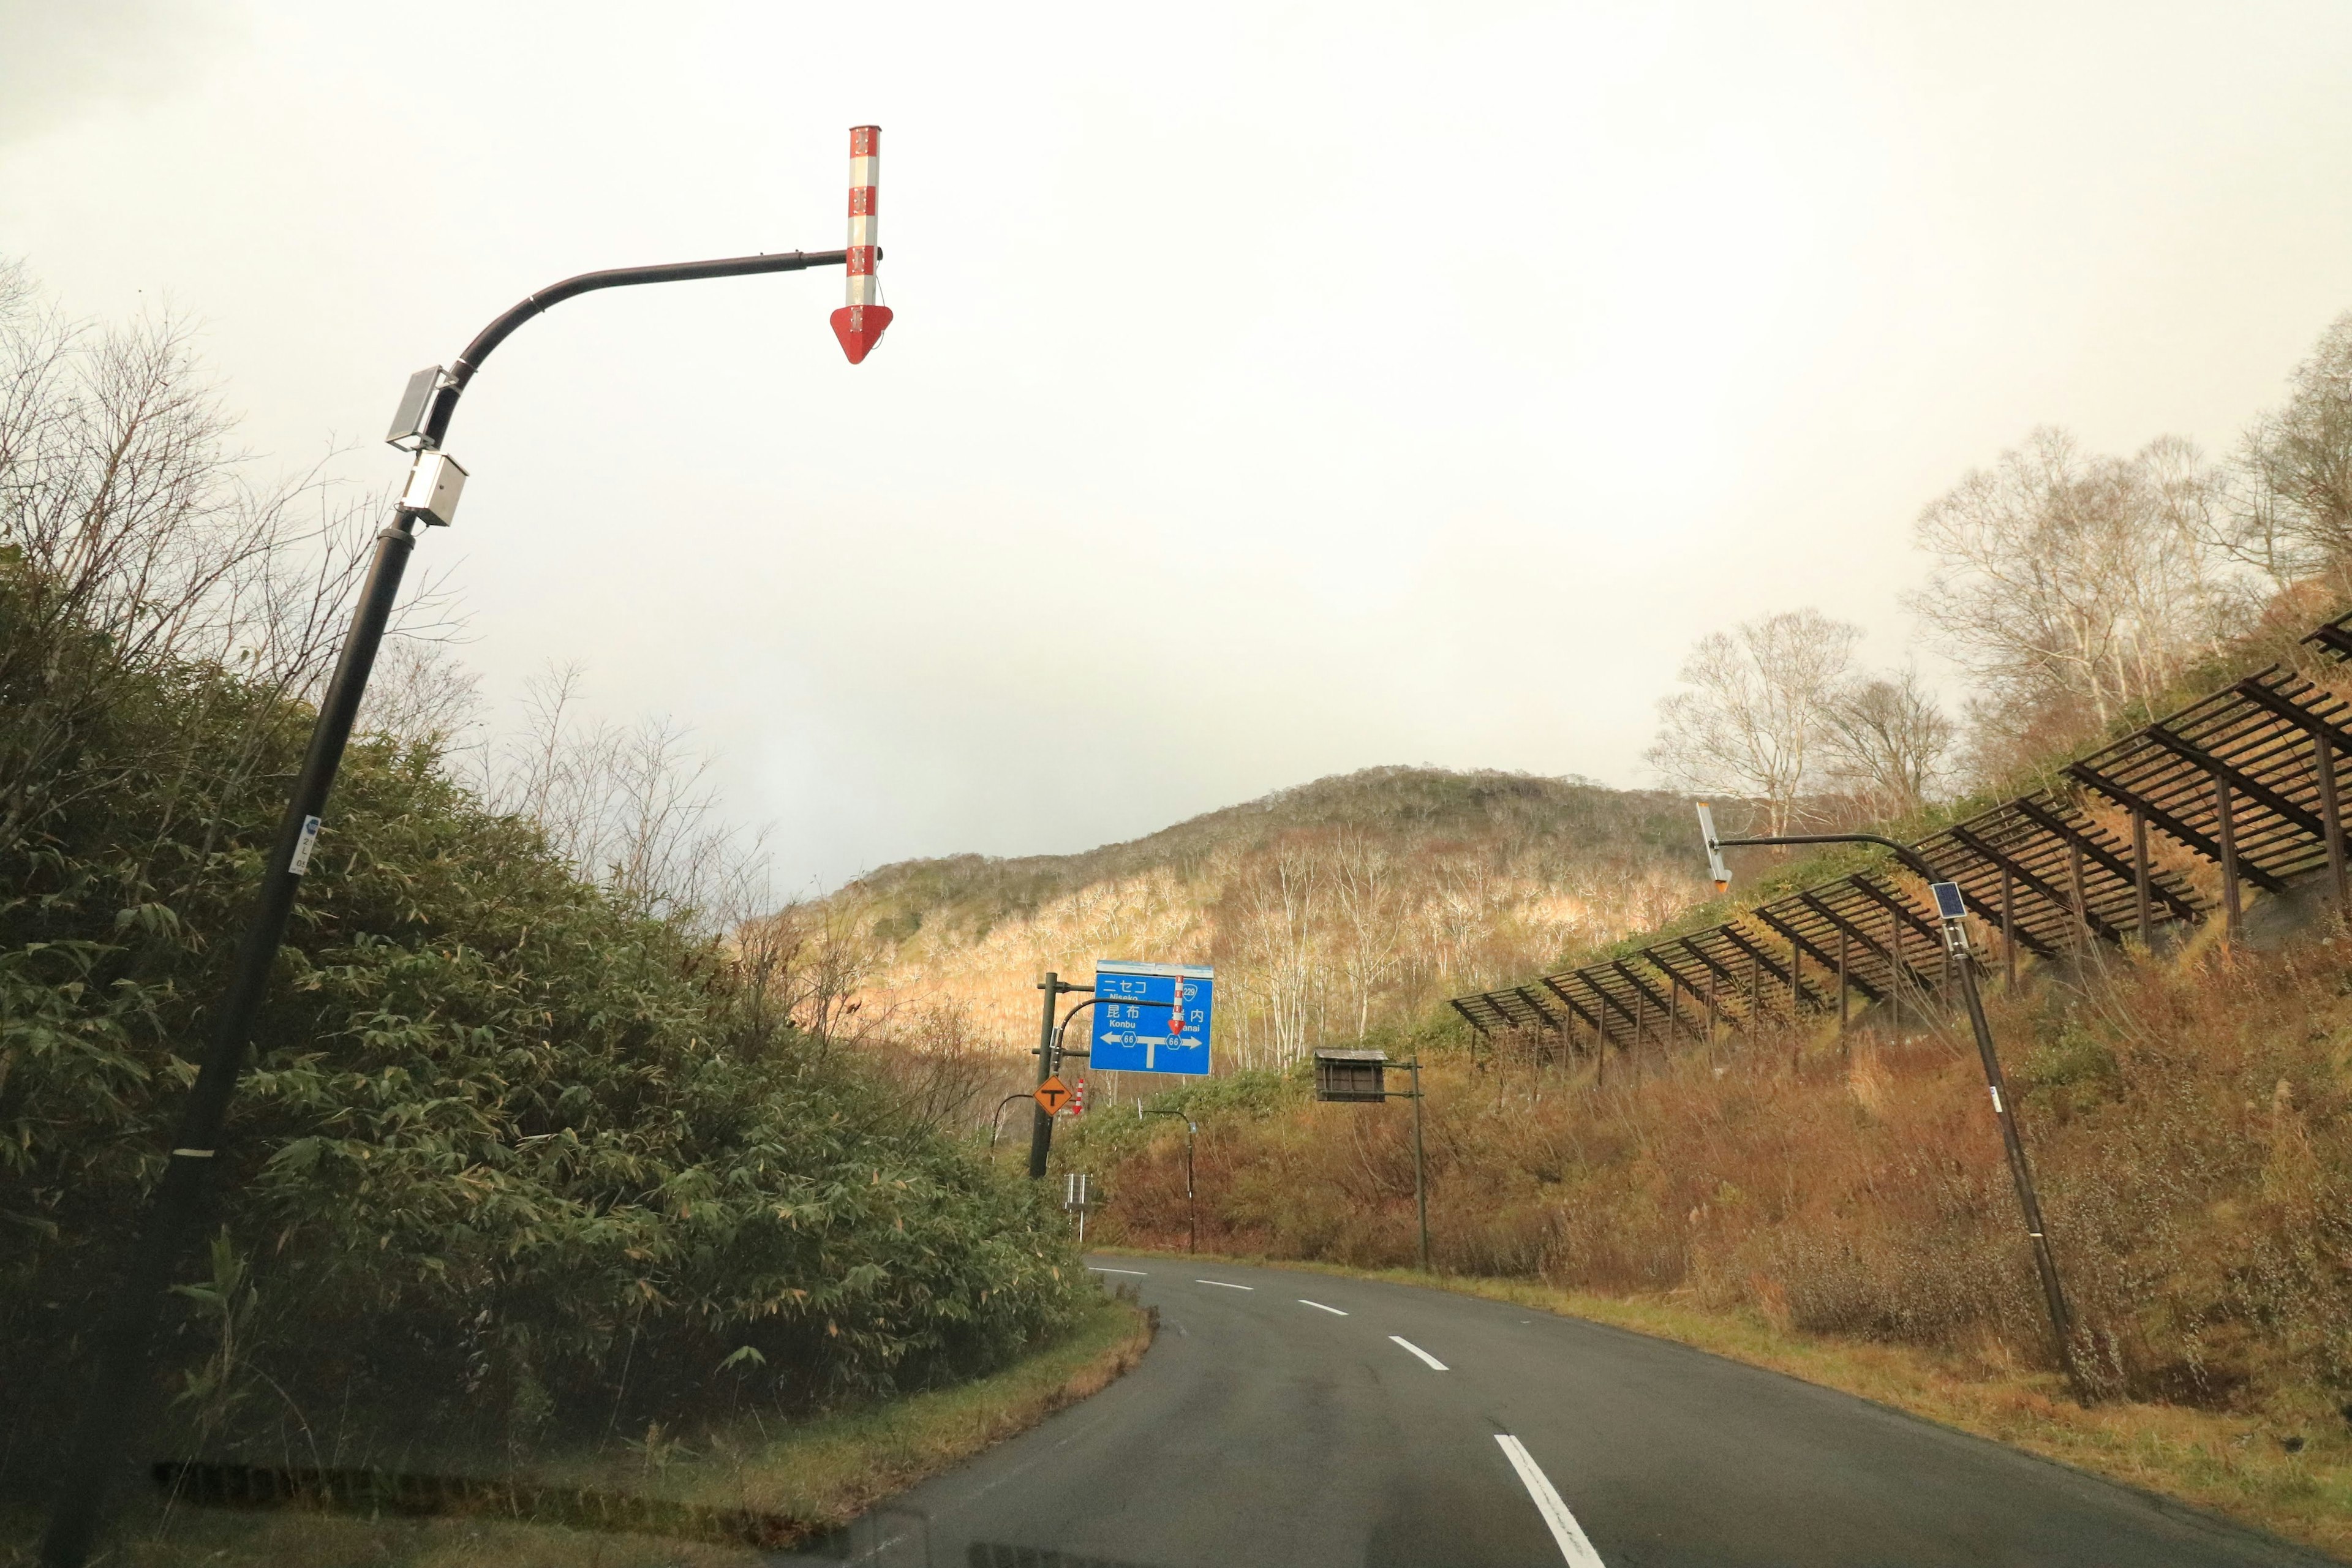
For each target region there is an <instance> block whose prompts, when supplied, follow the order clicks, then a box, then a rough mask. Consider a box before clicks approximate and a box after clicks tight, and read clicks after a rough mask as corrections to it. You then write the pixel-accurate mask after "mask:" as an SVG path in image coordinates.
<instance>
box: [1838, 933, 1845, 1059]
mask: <svg viewBox="0 0 2352 1568" xmlns="http://www.w3.org/2000/svg"><path fill="white" fill-rule="evenodd" d="M1845 960H1846V948H1845V927H1843V925H1841V926H1839V927H1838V1038H1839V1039H1841V1040H1843V1039H1844V1038H1845V998H1846V978H1845Z"/></svg>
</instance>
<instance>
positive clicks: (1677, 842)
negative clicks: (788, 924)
mask: <svg viewBox="0 0 2352 1568" xmlns="http://www.w3.org/2000/svg"><path fill="white" fill-rule="evenodd" d="M1688 810H1689V807H1688V805H1687V804H1686V803H1685V801H1684V800H1682V799H1681V797H1679V796H1675V795H1664V794H1661V793H1657V792H1654V791H1629V790H1615V789H1610V788H1607V787H1605V786H1603V785H1601V784H1592V783H1591V782H1589V781H1586V780H1582V779H1576V778H1540V777H1532V776H1529V775H1527V774H1524V773H1498V772H1490V771H1482V772H1469V773H1456V772H1451V771H1448V770H1445V769H1440V768H1412V767H1381V768H1369V769H1365V770H1363V771H1361V772H1359V773H1348V774H1344V775H1339V776H1336V777H1331V778H1325V779H1318V780H1317V781H1315V782H1314V783H1312V784H1302V785H1299V786H1298V787H1297V788H1294V789H1287V790H1283V791H1279V792H1277V793H1276V794H1274V795H1267V796H1265V797H1264V798H1263V799H1260V800H1255V801H1250V802H1247V803H1244V804H1243V805H1233V806H1227V807H1225V808H1223V809H1222V810H1218V811H1213V812H1209V813H1206V814H1205V815H1203V816H1196V817H1193V818H1192V819H1190V820H1189V821H1185V822H1181V823H1178V824H1176V825H1175V826H1171V827H1167V828H1163V829H1161V830H1160V831H1159V832H1157V833H1153V834H1150V835H1149V836H1147V837H1142V838H1138V839H1134V840H1131V841H1129V842H1128V843H1124V844H1112V845H1106V846H1103V847H1100V848H1097V849H1090V850H1087V851H1085V852H1084V853H1081V854H1076V855H1039V856H1026V857H1022V858H1011V859H998V858H989V857H984V856H979V855H960V856H952V857H948V858H940V859H931V860H909V861H904V862H901V863H899V864H897V865H892V866H886V867H884V868H881V869H879V870H877V871H875V872H873V873H872V874H870V875H868V876H866V877H863V878H860V879H858V880H856V881H855V882H853V883H851V884H849V885H848V886H846V887H845V888H843V889H840V890H839V891H837V892H835V894H833V895H832V896H831V897H829V898H827V899H825V900H821V901H820V902H818V903H816V904H814V905H811V906H808V907H805V908H803V909H802V910H795V911H793V912H792V914H791V915H790V916H789V917H788V918H789V919H791V920H793V921H795V922H797V923H798V924H799V925H800V926H801V927H802V929H803V931H807V932H809V933H811V934H812V935H813V936H814V938H815V939H816V940H817V941H819V942H820V943H821V944H822V946H823V947H824V950H825V952H826V953H827V954H828V956H829V960H830V963H829V964H827V965H825V966H824V967H827V968H829V969H830V971H831V972H832V973H833V974H834V975H835V976H836V980H835V984H836V986H837V989H838V990H839V992H840V994H841V995H842V996H843V998H845V1001H844V1005H845V1006H854V1007H855V1009H856V1016H858V1017H861V1018H865V1019H867V1020H871V1021H879V1020H884V1019H888V1020H894V1021H896V1022H897V1023H898V1024H900V1025H902V1026H903V1025H906V1024H908V1022H909V1021H922V1022H921V1023H920V1027H921V1028H933V1027H940V1026H946V1027H952V1028H954V1029H956V1030H957V1031H958V1032H959V1037H964V1038H970V1039H972V1040H973V1041H974V1042H975V1043H977V1044H979V1045H981V1046H982V1047H987V1048H993V1049H1001V1050H1012V1049H1022V1048H1025V1047H1027V1046H1028V1045H1029V1044H1030V1043H1031V1042H1032V1041H1033V1040H1034V1029H1035V1026H1036V1025H1035V1017H1036V1012H1035V1008H1036V994H1035V992H1034V982H1035V979H1036V977H1037V975H1039V974H1040V973H1044V972H1045V971H1046V970H1049V969H1051V970H1056V971H1059V972H1060V973H1065V974H1084V973H1089V972H1091V970H1092V967H1093V963H1094V961H1095V960H1097V959H1098V958H1158V959H1166V960H1171V961H1181V962H1189V963H1203V962H1205V963H1214V964H1216V966H1217V970H1218V982H1219V993H1218V996H1219V1001H1218V1007H1219V1012H1218V1016H1217V1026H1216V1040H1215V1045H1216V1047H1217V1050H1218V1052H1219V1055H1220V1060H1221V1061H1222V1062H1225V1063H1232V1064H1235V1065H1256V1066H1265V1065H1273V1064H1276V1063H1280V1062H1285V1061H1289V1060H1292V1059H1295V1058H1297V1055H1298V1054H1299V1052H1300V1051H1301V1050H1302V1049H1304V1048H1305V1047H1307V1046H1310V1045H1312V1044H1314V1043H1316V1042H1318V1041H1319V1040H1322V1039H1324V1038H1326V1037H1338V1036H1346V1037H1354V1036H1356V1035H1358V1034H1360V1033H1361V1032H1363V1030H1364V1029H1366V1028H1367V1027H1377V1026H1380V1025H1381V1024H1383V1023H1386V1022H1391V1021H1394V1020H1396V1019H1399V1018H1402V1017H1404V1016H1410V1015H1411V1014H1412V1013H1414V1012H1416V1011H1418V1010H1420V1009H1423V1008H1425V1007H1426V1006H1428V1005H1430V1004H1431V1003H1432V1002H1433V1001H1434V1000H1436V999H1438V998H1441V997H1443V996H1444V994H1447V992H1448V991H1449V990H1450V989H1461V988H1463V987H1465V986H1470V985H1475V984H1494V983H1496V982H1497V981H1499V980H1501V979H1502V978H1504V977H1505V976H1507V975H1511V974H1517V973H1527V972H1528V971H1530V970H1531V969H1534V968H1538V967H1541V966H1543V965H1545V964H1548V963H1551V962H1553V961H1554V960H1556V959H1557V958H1558V956H1559V954H1560V953H1562V952H1566V951H1569V950H1570V949H1574V948H1580V947H1582V946H1585V945H1588V944H1590V943H1592V942H1602V941H1609V940H1612V939H1613V938H1615V937H1616V936H1619V935H1621V934H1623V933H1625V932H1628V931H1635V930H1640V929H1642V928H1643V927H1645V926H1647V925H1650V924H1652V923H1654V922H1655V921H1658V920H1661V919H1663V918H1664V917H1666V916H1668V915H1670V914H1672V913H1673V912H1674V911H1675V910H1678V909H1680V908H1682V907H1683V906H1684V905H1685V904H1686V903H1688V902H1689V901H1691V900H1694V899H1696V898H1697V897H1700V896H1701V895H1702V894H1703V893H1704V892H1705V891H1706V884H1705V882H1704V881H1703V880H1702V879H1701V875H1700V873H1701V872H1702V870H1703V867H1702V866H1700V865H1699V864H1697V863H1696V862H1695V861H1694V859H1693V858H1692V856H1691V854H1690V827H1689V823H1688V820H1687V814H1688ZM818 1010H819V1012H820V1013H822V1012H823V1011H824V1008H823V1007H822V1005H821V1006H820V1007H819V1009H818ZM942 1020H951V1023H948V1024H944V1025H943V1024H942V1022H941V1021H942Z"/></svg>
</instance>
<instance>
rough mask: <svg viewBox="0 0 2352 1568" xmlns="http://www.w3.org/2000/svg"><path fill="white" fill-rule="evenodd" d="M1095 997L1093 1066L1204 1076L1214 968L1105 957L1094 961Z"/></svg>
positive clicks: (1213, 1007)
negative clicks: (1134, 961)
mask: <svg viewBox="0 0 2352 1568" xmlns="http://www.w3.org/2000/svg"><path fill="white" fill-rule="evenodd" d="M1095 998H1096V1000H1095V1006H1094V1015H1095V1037H1094V1046H1093V1054H1092V1055H1091V1056H1090V1057H1089V1058H1087V1061H1088V1063H1089V1064H1090V1065H1091V1066H1092V1067H1094V1068H1097V1069H1102V1068H1108V1069H1109V1070H1111V1071H1114V1072H1173V1073H1187V1074H1190V1075H1192V1076H1193V1077H1196V1078H1205V1077H1207V1076H1208V1072H1209V1023H1210V1018H1211V1016H1212V1014H1213V1012H1214V1010H1215V1002H1216V971H1215V970H1213V969H1211V968H1210V967H1208V966H1207V965H1206V964H1192V963H1128V962H1126V961H1124V960H1114V959H1104V960H1101V961H1099V962H1097V963H1096V964H1095ZM1155 1003H1156V1004H1158V1005H1156V1006H1155V1005H1152V1004H1155ZM1171 1003H1172V1004H1176V1005H1174V1006H1171V1005H1170V1004H1171Z"/></svg>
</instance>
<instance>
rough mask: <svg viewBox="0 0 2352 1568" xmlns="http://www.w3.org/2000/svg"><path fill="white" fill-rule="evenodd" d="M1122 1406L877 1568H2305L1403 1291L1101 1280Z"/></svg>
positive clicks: (1699, 1368)
mask: <svg viewBox="0 0 2352 1568" xmlns="http://www.w3.org/2000/svg"><path fill="white" fill-rule="evenodd" d="M1092 1261H1093V1263H1094V1265H1095V1266H1097V1268H1099V1269H1101V1270H1103V1271H1105V1277H1106V1278H1107V1279H1113V1280H1122V1281H1126V1282H1129V1283H1132V1284H1134V1285H1136V1286H1138V1287H1139V1288H1140V1289H1141V1290H1142V1293H1143V1299H1144V1300H1145V1301H1147V1302H1150V1303H1152V1304H1155V1305H1157V1306H1158V1307H1159V1308H1160V1338H1159V1341H1158V1342H1157V1343H1156V1344H1155V1345H1154V1346H1153V1347H1152V1349H1151V1352H1150V1354H1149V1355H1148V1356H1147V1357H1146V1358H1145V1359H1144V1361H1143V1363H1142V1364H1141V1365H1140V1366H1139V1367H1138V1368H1137V1369H1136V1370H1135V1371H1134V1372H1132V1373H1129V1374H1128V1375H1127V1376H1126V1377H1125V1378H1123V1379H1121V1380H1120V1381H1119V1382H1118V1383H1116V1384H1112V1385H1111V1386H1110V1387H1109V1388H1108V1389H1107V1390H1105V1391H1104V1392H1103V1393H1101V1394H1097V1395H1096V1396H1095V1397H1094V1398H1093V1399H1090V1400H1087V1402H1085V1403H1084V1404H1082V1405H1077V1406H1076V1407H1075V1408H1073V1409H1070V1410H1067V1411H1065V1412H1063V1413H1062V1414H1061V1415H1056V1416H1055V1417H1054V1418H1053V1419H1051V1420H1049V1421H1047V1422H1046V1423H1045V1425H1043V1426H1039V1427H1038V1428H1036V1429H1035V1430H1034V1431H1032V1432H1029V1433H1027V1434H1025V1435H1024V1436H1021V1437H1018V1438H1015V1439H1013V1441H1011V1442H1009V1443H1005V1444H1003V1445H1001V1446H1000V1447H996V1448H993V1449H991V1450H990V1451H989V1452H987V1453H986V1454H983V1455H982V1456H981V1457H980V1458H977V1459H975V1460H973V1461H972V1462H971V1464H969V1465H966V1466H963V1467H962V1468H959V1469H957V1470H954V1471H952V1472H950V1473H949V1474H947V1475H943V1476H940V1477H937V1478H934V1479H931V1480H929V1481H928V1482H925V1483H924V1484H923V1485H921V1486H919V1487H917V1488H915V1489H912V1490H911V1491H908V1492H907V1493H905V1494H904V1495H902V1496H901V1497H899V1498H898V1499H896V1500H894V1501H893V1502H892V1503H890V1504H889V1505H887V1506H886V1507H884V1508H882V1509H879V1510H877V1511H876V1512H875V1513H873V1514H871V1515H869V1516H868V1517H867V1518H866V1519H864V1520H861V1521H859V1522H858V1523H857V1525H856V1526H855V1527H853V1528H852V1529H851V1530H850V1531H847V1532H846V1533H845V1537H843V1538H842V1539H839V1540H836V1541H835V1542H832V1543H830V1544H829V1546H828V1548H827V1550H826V1552H825V1553H824V1555H825V1556H826V1557H827V1558H830V1559H831V1560H833V1561H840V1560H842V1559H843V1558H847V1559H848V1560H849V1561H852V1562H855V1563H865V1564H869V1565H871V1568H900V1565H902V1564H918V1563H920V1564H926V1565H936V1568H996V1565H999V1564H1004V1565H1013V1564H1018V1565H1021V1568H1081V1565H1092V1564H1121V1565H1126V1564H1133V1565H1138V1568H1249V1565H1255V1564H1269V1565H1274V1564H1279V1565H1281V1568H1322V1565H1325V1564H1330V1565H1333V1568H1337V1565H1339V1564H1347V1565H1349V1568H1355V1565H1357V1564H1366V1565H1373V1568H1486V1565H1497V1568H1499V1565H1503V1564H1510V1565H1513V1568H1538V1565H1542V1568H1556V1565H1559V1564H1562V1563H1566V1564H1570V1565H1571V1568H1596V1565H1598V1564H1607V1565H1608V1568H1668V1565H1673V1568H1684V1565H1688V1568H1700V1565H1705V1568H1734V1565H1742V1564H1765V1563H1770V1564H1799V1563H1804V1564H1814V1563H1819V1564H1838V1565H1847V1564H1865V1563H1866V1564H1901V1565H1906V1568H1927V1565H1938V1564H1958V1563H1969V1564H1981V1563H2004V1564H2006V1563H2035V1564H2055V1563H2069V1564H2071V1563H2081V1564H2100V1565H2102V1568H2108V1565H2112V1568H2173V1565H2178V1564H2189V1563H2196V1564H2222V1563H2226V1564H2252V1563H2264V1564H2279V1563H2301V1564H2309V1563H2321V1562H2324V1561H2326V1560H2325V1559H2321V1558H2318V1557H2315V1556H2312V1555H2309V1554H2306V1553H2303V1552H2298V1551H2296V1550H2294V1549H2293V1548H2290V1547H2287V1546H2284V1545H2283V1544H2281V1543H2279V1542H2274V1541H2271V1540H2269V1539H2267V1538H2264V1537H2261V1536H2257V1535H2253V1534H2251V1533H2249V1532H2246V1531H2241V1530H2238V1529H2235V1528H2233V1527H2231V1526H2229V1525H2226V1524H2223V1523H2221V1521H2217V1520H2214V1519H2211V1518H2209V1517H2207V1516H2205V1515H2203V1514H2200V1513H2197V1512H2194V1511H2191V1510H2188V1509H2185V1508H2181V1507H2179V1506H2178V1505H2173V1504H2168V1503H2166V1502H2163V1501H2161V1500H2158V1499H2155V1498H2152V1497H2149V1496H2147V1495H2146V1494H2144V1493H2140V1492H2137V1491H2133V1490H2130V1489H2126V1488H2124V1487H2119V1486H2115V1485H2112V1484H2110V1483H2108V1482H2105V1481H2101V1480H2096V1479H2093V1478H2091V1477H2089V1476H2085V1475H2082V1474H2079V1473H2077V1472H2075V1471H2073V1470H2069V1469H2064V1468H2061V1467H2059V1466H2056V1465H2052V1464H2047V1463H2044V1462H2043V1461H2042V1460H2039V1459H2035V1458H2029V1457H2028V1456H2026V1455H2023V1454H2020V1453H2017V1452H2015V1451H2013V1450H2011V1449H2008V1448H2004V1447H2000V1446H1999V1445H1997V1444H1993V1443H1988V1442H1984V1441H1982V1440H1980V1439H1979V1438H1975V1437H1970V1436H1964V1435H1962V1434H1960V1433H1958V1432H1952V1431H1948V1430H1946V1429H1944V1428H1942V1427H1939V1426H1930V1425H1928V1424H1927V1423H1925V1422H1922V1421H1916V1420H1914V1419H1912V1418H1910V1417H1909V1416H1906V1415H1898V1414H1896V1413H1895V1412H1894V1411H1891V1410H1886V1409H1884V1408H1882V1407H1880V1406H1878V1405H1870V1404H1867V1403H1865V1402H1864V1401H1862V1400H1858V1399H1853V1398H1849V1397H1848V1396H1846V1395H1844V1394H1833V1393H1831V1392H1829V1391H1828V1390H1826V1389H1821V1388H1815V1387H1812V1386H1811V1385H1809V1384H1802V1383H1799V1382H1796V1381H1794V1380H1793V1379H1790V1378H1785V1377H1781V1376H1779V1375H1777V1374H1775V1373H1768V1372H1760V1371H1758V1370H1756V1369H1754V1368H1752V1367H1746V1366H1741V1365H1738V1364H1737V1363H1732V1362H1727V1361H1722V1360H1719V1359H1717V1358H1716V1357H1714V1356H1709V1355H1706V1354H1703V1353H1701V1352H1696V1351H1692V1350H1687V1349H1685V1348H1684V1347H1682V1346H1679V1345H1673V1344H1668V1343H1665V1342H1663V1341H1659V1340H1652V1339H1645V1338H1643V1337H1642V1336H1641V1335H1638V1334H1632V1333H1626V1332H1624V1331H1620V1330H1616V1329H1609V1328H1603V1327H1601V1326H1600V1325H1598V1324H1593V1323H1584V1322H1579V1321H1574V1320H1571V1319H1565V1318H1556V1317H1550V1316H1547V1315H1545V1314H1542V1313H1538V1312H1531V1311H1529V1310H1526V1309H1524V1308H1516V1307H1509V1306H1505V1305H1502V1304H1500V1303H1497V1302H1491V1301H1481V1300H1473V1299H1470V1298H1467V1297H1462V1296H1454V1295H1448V1294H1446V1293H1444V1292H1442V1291H1436V1290H1423V1289H1414V1288H1412V1287H1410V1286H1401V1285H1385V1284H1373V1283H1370V1282H1366V1281H1359V1280H1351V1279H1335V1278H1333V1277H1331V1276H1328V1275H1321V1274H1309V1273H1304V1272H1293V1271H1290V1270H1287V1269H1279V1268H1241V1267H1236V1266H1233V1265H1228V1264H1208V1263H1192V1262H1188V1261H1186V1260H1184V1259H1182V1258H1095V1259H1093V1260H1092Z"/></svg>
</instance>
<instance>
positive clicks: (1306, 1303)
mask: <svg viewBox="0 0 2352 1568" xmlns="http://www.w3.org/2000/svg"><path fill="white" fill-rule="evenodd" d="M1298 1304H1299V1305H1300V1306H1302V1307H1312V1308H1314V1309H1315V1310H1317V1311H1318V1312H1328V1313H1330V1314H1331V1315H1332V1316H1333V1317H1335V1318H1344V1317H1346V1316H1347V1315H1348V1314H1347V1313H1345V1312H1343V1311H1341V1310H1339V1308H1337V1307H1327V1306H1325V1305H1324V1304H1323V1303H1322V1302H1320V1301H1310V1300H1307V1298H1306V1297H1304V1296H1301V1297H1300V1298H1298Z"/></svg>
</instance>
